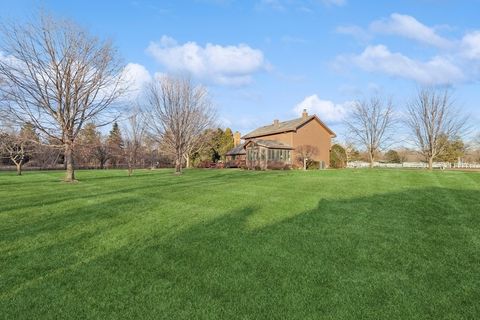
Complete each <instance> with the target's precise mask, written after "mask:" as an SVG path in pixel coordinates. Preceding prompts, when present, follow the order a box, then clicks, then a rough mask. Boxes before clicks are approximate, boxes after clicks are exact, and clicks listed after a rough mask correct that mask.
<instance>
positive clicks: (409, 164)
mask: <svg viewBox="0 0 480 320" xmlns="http://www.w3.org/2000/svg"><path fill="white" fill-rule="evenodd" d="M373 166H374V167H375V168H417V169H424V168H428V163H426V162H403V163H381V162H374V163H373ZM369 167H370V163H369V162H364V161H352V162H349V163H348V164H347V168H369ZM433 168H436V169H452V168H453V169H480V163H465V162H460V163H453V164H452V163H449V162H434V163H433Z"/></svg>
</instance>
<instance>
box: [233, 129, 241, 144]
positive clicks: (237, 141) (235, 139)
mask: <svg viewBox="0 0 480 320" xmlns="http://www.w3.org/2000/svg"><path fill="white" fill-rule="evenodd" d="M241 136H242V135H241V134H240V132H238V131H235V133H234V134H233V146H234V147H236V146H238V145H239V144H240V137H241Z"/></svg>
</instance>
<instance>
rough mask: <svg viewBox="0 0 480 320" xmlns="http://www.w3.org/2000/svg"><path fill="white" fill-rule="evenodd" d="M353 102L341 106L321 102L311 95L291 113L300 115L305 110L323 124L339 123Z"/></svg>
mask: <svg viewBox="0 0 480 320" xmlns="http://www.w3.org/2000/svg"><path fill="white" fill-rule="evenodd" d="M352 105H353V102H345V103H342V104H335V103H334V102H332V101H330V100H322V99H320V98H319V97H318V95H316V94H313V95H311V96H308V97H305V99H303V101H302V102H300V103H299V104H297V105H296V106H295V108H293V112H294V113H295V114H297V115H301V113H302V111H303V109H306V110H307V112H308V113H310V114H316V115H317V116H318V117H319V118H320V119H321V120H323V121H325V122H340V121H342V120H343V119H344V118H345V116H346V115H347V114H348V112H349V109H350V107H351V106H352Z"/></svg>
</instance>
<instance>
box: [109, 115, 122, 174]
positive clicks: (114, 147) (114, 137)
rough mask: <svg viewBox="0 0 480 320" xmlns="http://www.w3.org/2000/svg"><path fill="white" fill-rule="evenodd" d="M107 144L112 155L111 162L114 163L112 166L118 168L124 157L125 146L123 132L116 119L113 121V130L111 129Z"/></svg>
mask: <svg viewBox="0 0 480 320" xmlns="http://www.w3.org/2000/svg"><path fill="white" fill-rule="evenodd" d="M107 146H108V153H109V155H110V163H111V164H112V167H114V168H116V167H117V166H118V165H119V164H120V162H121V160H122V158H123V148H124V143H123V138H122V133H121V132H120V127H119V125H118V123H117V122H116V121H115V122H114V123H113V126H112V130H110V133H109V135H108V139H107Z"/></svg>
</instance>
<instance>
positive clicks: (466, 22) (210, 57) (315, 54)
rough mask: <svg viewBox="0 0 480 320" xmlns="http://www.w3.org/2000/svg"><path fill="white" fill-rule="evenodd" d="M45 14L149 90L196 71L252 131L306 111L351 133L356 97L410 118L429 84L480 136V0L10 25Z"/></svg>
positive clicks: (236, 7)
mask: <svg viewBox="0 0 480 320" xmlns="http://www.w3.org/2000/svg"><path fill="white" fill-rule="evenodd" d="M40 7H42V8H45V9H46V10H47V11H50V12H52V13H53V14H55V15H57V16H66V17H69V18H72V19H74V20H75V21H77V22H78V23H79V24H81V25H82V26H84V27H86V28H88V29H89V30H90V31H91V32H92V33H94V34H98V35H100V36H102V37H109V38H112V39H113V40H114V42H115V44H116V45H117V47H118V49H119V52H120V54H121V55H122V57H123V59H124V61H125V64H126V65H127V71H126V72H127V73H128V74H129V76H130V77H131V79H133V80H134V81H135V86H136V87H138V88H140V87H141V86H142V84H144V83H145V82H146V81H148V80H149V79H150V78H152V77H154V76H155V74H161V73H168V72H170V73H182V74H184V73H189V74H191V75H192V77H193V78H194V79H195V80H196V81H198V82H200V83H203V84H205V85H206V86H208V88H209V90H210V92H211V95H212V98H213V101H214V103H215V105H216V106H217V108H218V114H219V122H220V123H221V124H222V125H223V126H229V127H231V128H232V129H233V130H239V131H241V132H242V133H246V132H247V131H249V130H251V129H253V128H255V127H256V126H259V125H264V124H268V123H270V122H271V121H272V120H273V119H280V120H286V119H290V118H294V117H296V116H297V115H298V114H299V112H300V111H301V109H302V108H307V109H309V111H310V112H311V113H317V114H318V115H319V116H320V118H322V119H323V120H324V121H325V122H326V123H327V124H329V125H330V126H331V127H332V128H333V129H334V130H336V131H337V132H338V133H339V135H340V136H341V135H342V132H343V129H342V125H341V122H342V120H343V118H344V117H346V116H348V112H349V109H350V108H351V102H352V101H353V100H355V99H361V98H364V97H368V96H370V95H372V94H375V93H380V94H382V95H385V96H392V97H393V99H394V102H395V105H396V108H397V109H398V111H399V112H401V110H402V109H403V107H404V105H405V103H406V102H407V101H408V100H409V99H411V97H412V96H413V95H414V94H415V92H416V89H417V88H419V87H420V86H449V87H451V88H453V89H454V92H455V97H456V101H457V103H458V105H459V107H461V108H462V109H463V110H464V112H466V113H469V114H470V115H471V119H472V122H473V124H474V125H475V126H477V131H478V130H480V128H479V126H478V123H479V120H480V107H479V103H478V101H480V86H479V80H480V21H479V20H478V13H479V12H480V0H478V1H477V0H470V1H453V0H451V1H450V0H415V1H414V0H404V1H401V0H397V1H359V0H357V1H354V0H258V1H239V0H238V1H235V0H192V1H186V0H185V1H181V0H179V1H150V0H133V1H99V0H97V1H87V0H85V1H60V0H58V1H54V0H44V1H32V0H17V1H15V2H8V3H7V2H5V3H3V4H2V10H1V13H0V18H1V19H2V20H3V19H15V20H22V19H23V20H25V19H27V18H28V17H29V16H31V15H32V14H34V13H35V12H36V9H38V8H40ZM133 80H132V81H133Z"/></svg>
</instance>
